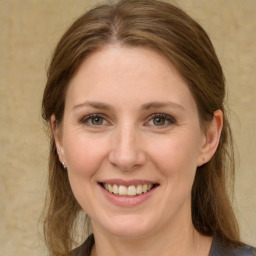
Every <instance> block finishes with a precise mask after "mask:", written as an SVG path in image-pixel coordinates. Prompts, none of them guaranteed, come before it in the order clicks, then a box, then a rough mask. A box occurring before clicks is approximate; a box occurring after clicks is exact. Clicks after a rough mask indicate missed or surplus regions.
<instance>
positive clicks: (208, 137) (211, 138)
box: [197, 109, 223, 166]
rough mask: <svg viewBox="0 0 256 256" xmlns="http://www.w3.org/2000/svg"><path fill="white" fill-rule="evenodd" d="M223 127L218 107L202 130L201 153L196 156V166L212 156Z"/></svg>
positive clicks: (221, 115) (221, 114)
mask: <svg viewBox="0 0 256 256" xmlns="http://www.w3.org/2000/svg"><path fill="white" fill-rule="evenodd" d="M222 127H223V113H222V111H221V110H220V109H218V110H216V111H215V112H214V114H213V119H212V121H211V123H210V125H209V126H207V128H206V131H205V132H204V139H203V143H202V147H201V153H200V156H199V158H198V163H197V165H198V166H201V165H203V164H205V163H207V162H208V161H210V159H211V158H212V156H213V155H214V153H215V152H216V150H217V147H218V145H219V141H220V135H221V131H222Z"/></svg>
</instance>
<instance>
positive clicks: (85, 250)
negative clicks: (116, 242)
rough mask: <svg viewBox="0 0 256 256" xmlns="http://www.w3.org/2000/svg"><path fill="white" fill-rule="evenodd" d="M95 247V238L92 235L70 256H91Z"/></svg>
mask: <svg viewBox="0 0 256 256" xmlns="http://www.w3.org/2000/svg"><path fill="white" fill-rule="evenodd" d="M93 245H94V236H93V234H91V235H90V236H88V238H87V239H86V240H85V242H84V243H83V244H82V245H81V246H79V247H77V248H76V249H74V250H73V251H72V252H71V253H70V255H69V256H90V254H91V250H92V247H93Z"/></svg>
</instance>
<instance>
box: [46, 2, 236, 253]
mask: <svg viewBox="0 0 256 256" xmlns="http://www.w3.org/2000/svg"><path fill="white" fill-rule="evenodd" d="M115 42H118V43H119V44H121V45H125V46H133V47H138V46H142V47H149V48H152V49H154V50H156V51H158V52H160V53H162V54H164V55H165V56H166V57H167V58H168V59H169V60H170V61H171V62H172V63H173V64H174V65H175V66H176V68H177V69H178V70H179V72H180V74H181V75H182V76H183V78H184V79H185V81H186V82H187V85H188V87H189V88H190V90H191V92H192V94H193V97H194V99H195V101H196V103H197V107H198V112H199V115H200V121H201V123H202V126H203V127H205V125H206V124H207V122H209V121H211V120H212V118H213V113H214V111H216V110H218V109H220V110H222V112H223V114H224V125H223V130H222V133H221V138H220V142H219V146H218V148H217V151H216V153H215V155H214V156H213V157H212V159H211V160H210V161H209V162H208V163H206V164H205V165H203V166H201V167H198V169H197V173H196V177H195V181H194V184H193V188H192V220H193V224H194V226H195V228H196V229H197V230H198V231H199V232H200V233H202V234H204V235H209V236H212V235H216V234H217V235H218V236H219V237H220V238H222V239H225V240H228V241H233V242H239V239H240V238H239V229H238V224H237V221H236V218H235V215H234V212H233V209H232V206H231V203H230V199H229V190H228V188H229V185H230V184H231V185H233V184H232V181H233V178H234V156H233V146H232V136H231V131H230V127H229V122H228V120H227V116H226V110H225V107H224V98H225V81H224V75H223V72H222V68H221V66H220V63H219V61H218V58H217V56H216V54H215V51H214V48H213V46H212V43H211V41H210V39H209V37H208V36H207V34H206V32H205V31H204V30H203V28H202V27H201V26H200V25H198V24H197V23H196V22H195V21H194V20H193V19H192V18H190V17H189V16H188V15H187V14H186V13H184V12H183V11H182V10H180V9H179V8H177V7H175V6H173V5H171V4H168V3H165V2H161V1H156V0H121V1H119V2H118V3H117V4H112V5H101V6H98V7H96V8H94V9H92V10H90V11H89V12H87V13H85V14H84V15H83V16H81V17H80V18H79V19H77V20H76V21H75V22H74V24H72V26H71V27H70V28H69V29H68V30H67V32H66V33H65V34H64V35H63V37H62V38H61V40H60V42H59V43H58V45H57V47H56V49H55V52H54V54H53V58H52V61H51V64H50V67H49V71H48V81H47V84H46V88H45V91H44V97H43V102H42V115H43V118H44V119H45V120H46V121H47V122H48V123H50V118H51V116H52V115H55V117H56V120H57V122H59V123H61V121H62V117H63V112H64V106H65V94H66V91H67V88H68V85H69V81H70V79H71V78H72V76H73V75H74V73H75V72H76V71H77V70H78V67H79V65H80V64H81V62H82V61H83V60H84V59H85V58H86V57H87V56H88V55H89V54H90V53H92V52H95V51H96V50H97V49H99V48H101V47H103V46H104V45H106V44H111V43H115ZM50 143H51V145H50V147H51V150H50V159H49V197H48V201H47V204H46V217H45V222H44V230H45V239H46V243H47V246H48V248H49V251H50V253H51V254H50V255H54V256H57V255H68V252H69V251H70V250H71V248H72V246H73V238H74V236H75V234H74V223H75V220H76V219H77V217H78V214H79V212H80V211H81V207H80V206H79V205H78V203H77V201H76V199H75V198H74V196H73V193H72V190H71V187H70V185H69V181H68V176H67V172H66V170H65V169H64V168H63V166H62V165H61V163H60V162H59V158H58V155H57V152H56V147H55V142H54V138H53V135H52V134H51V142H50ZM228 181H231V183H228ZM73 235H74V236H73Z"/></svg>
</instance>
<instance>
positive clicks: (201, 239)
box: [91, 222, 212, 256]
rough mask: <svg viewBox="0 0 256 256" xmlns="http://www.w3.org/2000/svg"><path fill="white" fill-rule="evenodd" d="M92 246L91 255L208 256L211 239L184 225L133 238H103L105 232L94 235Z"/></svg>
mask: <svg viewBox="0 0 256 256" xmlns="http://www.w3.org/2000/svg"><path fill="white" fill-rule="evenodd" d="M94 237H95V246H94V247H93V250H92V253H91V256H102V255H104V256H117V255H118V256H120V255H121V256H128V255H129V256H130V255H136V256H142V255H143V256H144V255H147V256H155V255H161V256H167V255H168V256H170V255H176V256H185V255H191V256H193V255H196V256H207V255H209V251H210V247H211V243H212V238H210V237H206V236H202V235H201V234H199V233H198V232H197V231H196V230H195V229H194V226H193V225H192V222H191V223H190V224H188V223H185V225H183V227H182V228H181V227H179V228H178V229H177V228H174V227H173V229H172V232H170V230H169V229H168V230H166V232H163V231H162V232H159V233H157V234H154V235H150V234H149V235H147V236H146V237H136V238H120V237H116V236H112V235H111V236H106V234H104V232H97V230H96V232H94Z"/></svg>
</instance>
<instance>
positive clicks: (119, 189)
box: [103, 183, 153, 196]
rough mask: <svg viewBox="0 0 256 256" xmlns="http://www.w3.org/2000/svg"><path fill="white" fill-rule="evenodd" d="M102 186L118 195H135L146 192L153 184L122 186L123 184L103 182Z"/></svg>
mask: <svg viewBox="0 0 256 256" xmlns="http://www.w3.org/2000/svg"><path fill="white" fill-rule="evenodd" d="M103 185H104V188H105V189H106V190H107V191H109V192H110V193H113V194H115V195H120V196H136V195H140V194H142V193H146V192H147V191H149V190H150V189H151V188H152V187H153V185H152V184H149V185H147V184H144V185H137V186H135V185H131V186H129V187H126V186H123V185H120V186H118V185H116V184H107V183H104V184H103Z"/></svg>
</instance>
